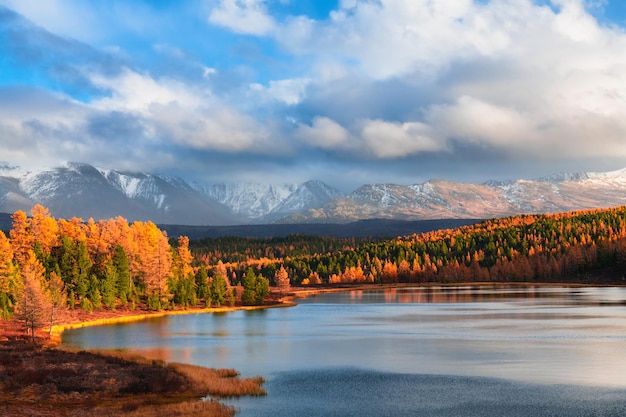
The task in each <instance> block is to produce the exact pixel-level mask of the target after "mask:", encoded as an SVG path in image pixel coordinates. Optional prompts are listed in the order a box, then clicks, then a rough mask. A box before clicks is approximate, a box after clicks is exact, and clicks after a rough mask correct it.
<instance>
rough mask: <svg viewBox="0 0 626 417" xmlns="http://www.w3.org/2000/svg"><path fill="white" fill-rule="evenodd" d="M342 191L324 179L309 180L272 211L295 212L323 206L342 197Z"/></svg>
mask: <svg viewBox="0 0 626 417" xmlns="http://www.w3.org/2000/svg"><path fill="white" fill-rule="evenodd" d="M342 195H343V194H342V193H341V191H339V190H337V189H335V188H332V187H330V186H329V185H327V184H325V183H323V182H322V181H316V180H315V181H307V182H305V183H304V184H300V185H299V186H298V187H297V188H296V190H295V191H294V192H293V193H291V194H290V195H289V197H287V198H286V199H285V200H283V202H282V203H280V204H279V205H278V206H276V208H275V209H274V210H272V213H293V212H297V211H302V210H307V209H312V208H317V207H323V206H325V205H326V204H327V203H328V202H329V201H331V200H333V199H335V198H338V197H341V196H342Z"/></svg>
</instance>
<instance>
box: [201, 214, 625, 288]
mask: <svg viewBox="0 0 626 417" xmlns="http://www.w3.org/2000/svg"><path fill="white" fill-rule="evenodd" d="M190 247H191V248H192V249H191V250H192V252H193V253H194V256H195V257H196V258H197V259H198V260H200V261H201V262H203V263H206V264H207V265H210V264H211V263H212V262H215V261H216V260H217V259H218V258H219V259H220V260H219V261H218V262H221V260H222V259H227V260H229V261H228V262H226V263H225V264H224V265H225V266H226V268H227V270H228V274H229V275H230V276H231V277H233V279H237V277H240V276H242V275H243V274H244V273H245V271H246V269H247V268H253V269H254V270H255V271H257V272H258V273H261V274H263V275H265V276H270V277H272V276H274V275H275V271H276V270H278V269H279V268H284V269H285V270H286V271H287V272H288V275H289V277H290V280H291V282H292V283H294V284H296V285H315V284H331V285H332V284H339V283H358V282H369V283H395V282H406V283H428V282H441V283H454V282H477V281H499V282H517V281H531V282H532V281H536V282H550V281H568V280H573V279H579V278H580V277H583V276H584V274H586V273H590V272H592V271H594V270H598V269H606V268H617V269H618V270H617V272H616V273H619V271H620V269H619V268H622V267H623V266H626V207H618V208H611V209H597V210H584V211H576V212H570V213H560V214H538V215H521V216H514V217H508V218H502V219H492V220H488V221H484V222H481V223H478V224H475V225H470V226H463V227H460V228H457V229H446V230H438V231H433V232H428V233H423V234H414V235H411V236H404V237H398V238H396V239H386V240H379V241H375V242H372V241H366V240H360V239H331V238H320V237H314V236H289V237H287V238H274V239H241V238H229V239H226V240H225V239H223V238H218V239H203V240H201V241H196V242H192V243H191V246H190ZM225 248H229V250H225ZM233 250H234V252H233ZM615 278H617V279H620V278H621V276H620V277H615Z"/></svg>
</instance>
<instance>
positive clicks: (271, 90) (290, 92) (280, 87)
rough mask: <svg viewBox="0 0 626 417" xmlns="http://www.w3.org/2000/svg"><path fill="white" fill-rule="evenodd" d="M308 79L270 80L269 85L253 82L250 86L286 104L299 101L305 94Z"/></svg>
mask: <svg viewBox="0 0 626 417" xmlns="http://www.w3.org/2000/svg"><path fill="white" fill-rule="evenodd" d="M309 82H310V80H309V79H306V78H299V79H288V80H272V81H270V82H269V85H268V86H267V87H266V86H263V85H261V84H258V83H255V84H252V85H251V86H250V88H251V89H252V90H253V91H256V92H261V93H263V94H264V95H266V96H268V97H270V98H271V99H273V100H278V101H282V102H284V103H285V104H288V105H294V104H298V103H300V101H301V100H302V98H303V97H304V95H305V91H306V88H307V85H308V84H309Z"/></svg>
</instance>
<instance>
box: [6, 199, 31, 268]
mask: <svg viewBox="0 0 626 417" xmlns="http://www.w3.org/2000/svg"><path fill="white" fill-rule="evenodd" d="M11 218H12V219H13V225H12V228H11V231H10V232H9V236H10V238H11V247H12V248H13V256H14V259H15V261H16V262H17V263H18V265H24V263H25V262H26V260H27V259H28V251H29V250H32V249H33V245H34V243H35V239H34V238H33V234H32V233H31V230H30V219H29V218H28V216H27V215H26V213H24V212H23V211H22V210H18V211H16V212H15V213H13V214H12V215H11Z"/></svg>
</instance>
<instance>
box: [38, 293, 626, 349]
mask: <svg viewBox="0 0 626 417" xmlns="http://www.w3.org/2000/svg"><path fill="white" fill-rule="evenodd" d="M502 286H509V287H564V288H577V287H581V288H582V287H624V286H626V285H624V284H593V283H592V284H589V283H571V282H569V283H564V282H457V283H436V282H428V283H385V284H376V283H358V284H343V285H342V284H338V285H334V286H320V287H313V288H310V287H295V288H291V289H290V290H289V291H288V292H286V294H285V295H284V296H282V297H280V298H279V301H277V302H274V303H272V304H266V305H259V306H232V307H231V306H221V307H205V308H190V309H187V310H164V311H154V312H146V311H143V312H132V313H129V314H121V315H118V316H115V317H106V318H99V319H94V320H87V321H75V322H70V323H61V324H56V325H54V326H52V331H51V332H50V342H51V343H52V344H54V345H58V344H60V343H62V338H63V337H62V336H63V332H64V331H65V330H72V329H79V328H83V327H92V326H104V325H110V324H121V323H131V322H136V321H141V320H146V319H152V318H160V317H166V316H175V315H188V314H204V313H228V312H232V311H240V310H243V311H251V310H264V309H269V308H287V307H295V306H297V305H298V303H297V300H299V299H305V298H308V297H312V296H315V295H317V294H325V293H337V292H349V291H375V290H381V289H382V290H386V289H406V288H417V287H423V288H433V287H442V288H454V287H502Z"/></svg>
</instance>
